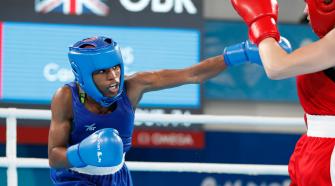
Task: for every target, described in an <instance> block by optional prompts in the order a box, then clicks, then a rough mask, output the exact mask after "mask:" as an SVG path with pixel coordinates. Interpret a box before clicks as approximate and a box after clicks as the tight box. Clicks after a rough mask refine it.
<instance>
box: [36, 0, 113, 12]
mask: <svg viewBox="0 0 335 186" xmlns="http://www.w3.org/2000/svg"><path fill="white" fill-rule="evenodd" d="M103 1H106V0H35V11H36V12H39V13H49V12H57V13H63V14H70V15H81V14H96V15H99V16H106V15H107V14H108V13H109V7H108V6H107V5H106V4H105V3H104V2H103Z"/></svg>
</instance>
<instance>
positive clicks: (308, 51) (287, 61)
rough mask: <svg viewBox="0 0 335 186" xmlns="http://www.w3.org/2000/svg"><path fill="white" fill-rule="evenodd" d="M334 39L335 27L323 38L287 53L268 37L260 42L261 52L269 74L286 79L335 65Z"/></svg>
mask: <svg viewBox="0 0 335 186" xmlns="http://www.w3.org/2000/svg"><path fill="white" fill-rule="evenodd" d="M334 41H335V29H333V30H332V31H330V32H329V33H328V34H327V35H326V36H324V37H323V38H322V39H320V40H318V41H316V42H314V43H312V44H310V45H306V46H304V47H301V48H299V49H297V50H295V51H294V52H292V53H291V54H287V53H286V52H285V51H284V50H282V49H281V47H279V45H278V43H277V42H276V41H275V40H274V39H272V38H267V39H265V40H263V41H262V42H260V44H259V52H260V55H261V58H262V61H263V65H264V69H265V71H266V73H267V76H268V77H269V78H271V79H284V78H289V77H294V76H297V75H301V74H306V73H313V72H318V71H322V70H325V69H328V68H331V67H335V53H334V48H335V42H334Z"/></svg>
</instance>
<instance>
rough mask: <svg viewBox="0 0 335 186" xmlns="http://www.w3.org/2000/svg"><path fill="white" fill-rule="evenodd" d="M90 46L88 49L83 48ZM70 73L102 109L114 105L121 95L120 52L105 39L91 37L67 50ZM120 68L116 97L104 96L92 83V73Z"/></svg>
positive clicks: (111, 42) (121, 64)
mask: <svg viewBox="0 0 335 186" xmlns="http://www.w3.org/2000/svg"><path fill="white" fill-rule="evenodd" d="M87 46H91V47H90V48H85V47H87ZM68 56H69V60H70V63H71V67H72V71H73V73H74V76H75V78H76V81H77V82H78V83H79V85H80V87H81V88H82V89H83V90H84V91H85V92H86V93H87V94H88V95H89V96H90V97H91V98H93V99H94V100H95V101H96V102H98V103H99V104H100V105H101V106H103V107H108V106H110V105H111V104H112V103H114V102H115V101H116V100H117V99H118V98H119V96H120V95H121V93H122V90H123V81H124V67H123V60H122V56H121V51H120V49H119V46H118V44H117V43H116V42H114V41H113V40H112V39H110V38H107V37H101V36H99V37H92V38H87V39H84V40H82V41H78V42H77V43H75V44H74V45H73V46H71V47H70V48H69V54H68ZM117 65H119V66H120V83H119V90H118V93H117V95H116V96H113V97H106V96H104V95H103V94H102V93H101V92H100V91H99V89H98V88H97V86H96V85H95V83H94V81H93V72H95V71H98V70H103V69H109V68H112V67H114V66H117Z"/></svg>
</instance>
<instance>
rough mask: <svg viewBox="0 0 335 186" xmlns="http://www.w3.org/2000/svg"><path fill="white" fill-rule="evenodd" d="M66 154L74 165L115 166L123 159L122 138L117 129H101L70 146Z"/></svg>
mask: <svg viewBox="0 0 335 186" xmlns="http://www.w3.org/2000/svg"><path fill="white" fill-rule="evenodd" d="M66 156H67V159H68V161H69V163H70V164H71V165H72V166H73V167H85V166H87V165H93V166H97V167H113V166H116V165H119V164H120V163H122V160H123V143H122V139H121V138H120V136H119V133H118V131H117V130H115V129H112V128H105V129H101V130H98V131H96V132H94V133H93V134H91V135H90V136H88V137H87V138H85V139H84V140H83V141H81V142H80V143H78V144H75V145H72V146H70V147H69V148H68V149H67V152H66Z"/></svg>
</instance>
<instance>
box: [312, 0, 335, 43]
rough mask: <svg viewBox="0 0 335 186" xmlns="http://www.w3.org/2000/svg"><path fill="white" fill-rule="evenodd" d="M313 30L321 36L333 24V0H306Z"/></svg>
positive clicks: (334, 17) (331, 27)
mask: <svg viewBox="0 0 335 186" xmlns="http://www.w3.org/2000/svg"><path fill="white" fill-rule="evenodd" d="M306 3H307V5H308V12H309V18H310V21H311V25H312V28H313V30H314V32H315V33H316V34H317V35H318V36H319V37H320V38H321V37H323V36H324V35H326V34H327V33H328V32H329V31H330V30H331V29H333V28H334V25H335V0H306Z"/></svg>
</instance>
